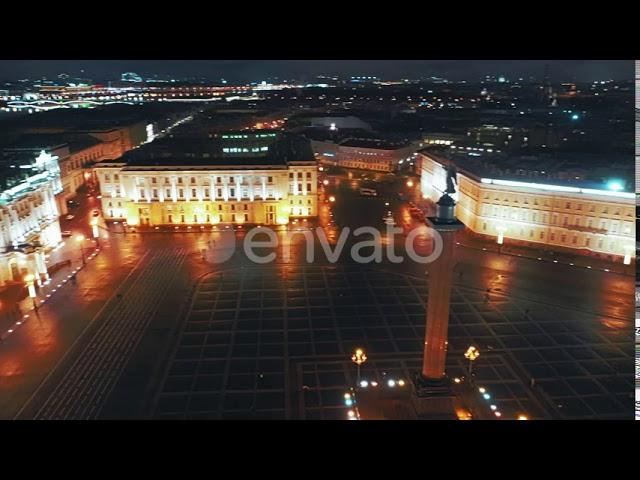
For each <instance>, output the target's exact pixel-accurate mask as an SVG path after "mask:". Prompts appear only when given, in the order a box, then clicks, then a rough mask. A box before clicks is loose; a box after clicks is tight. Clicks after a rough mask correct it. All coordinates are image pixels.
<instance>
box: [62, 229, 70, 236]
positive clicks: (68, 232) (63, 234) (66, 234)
mask: <svg viewBox="0 0 640 480" xmlns="http://www.w3.org/2000/svg"><path fill="white" fill-rule="evenodd" d="M62 236H63V237H70V236H71V230H64V231H63V232H62Z"/></svg>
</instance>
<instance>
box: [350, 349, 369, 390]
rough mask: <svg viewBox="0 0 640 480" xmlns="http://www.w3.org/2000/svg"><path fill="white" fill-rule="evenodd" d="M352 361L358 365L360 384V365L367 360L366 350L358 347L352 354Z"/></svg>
mask: <svg viewBox="0 0 640 480" xmlns="http://www.w3.org/2000/svg"><path fill="white" fill-rule="evenodd" d="M351 361H352V362H353V363H355V364H356V365H357V366H358V376H357V382H356V384H357V385H360V365H362V364H363V363H364V362H366V361H367V355H366V354H365V353H364V350H362V349H361V348H358V349H356V351H355V352H353V355H351Z"/></svg>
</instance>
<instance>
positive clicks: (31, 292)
mask: <svg viewBox="0 0 640 480" xmlns="http://www.w3.org/2000/svg"><path fill="white" fill-rule="evenodd" d="M34 280H35V277H34V276H33V274H31V273H30V274H28V275H27V276H25V277H24V281H25V283H26V284H27V289H28V290H29V297H30V298H31V300H32V301H33V308H34V310H37V309H38V304H37V303H36V287H35V286H34V284H33V282H34Z"/></svg>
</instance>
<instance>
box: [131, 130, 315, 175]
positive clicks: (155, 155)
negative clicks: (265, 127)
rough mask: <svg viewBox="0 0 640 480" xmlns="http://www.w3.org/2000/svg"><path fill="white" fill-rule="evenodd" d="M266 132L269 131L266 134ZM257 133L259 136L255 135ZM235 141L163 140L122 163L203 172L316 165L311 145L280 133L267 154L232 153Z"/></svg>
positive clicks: (269, 140) (252, 142) (250, 142)
mask: <svg viewBox="0 0 640 480" xmlns="http://www.w3.org/2000/svg"><path fill="white" fill-rule="evenodd" d="M263 132H266V131H263ZM254 133H257V132H254ZM249 137H250V138H248V139H246V140H245V139H235V140H236V141H237V142H238V145H239V146H240V148H242V147H241V146H242V145H243V142H247V143H246V145H255V139H254V138H251V135H249ZM233 140H234V139H229V141H227V140H226V139H225V140H223V139H222V138H221V137H213V138H208V137H203V138H195V139H194V138H186V137H175V138H167V137H165V138H163V139H160V140H157V141H155V142H153V143H151V144H147V145H144V146H142V147H141V148H139V149H136V150H133V151H130V152H127V153H126V154H125V155H124V156H123V157H122V161H124V162H126V164H127V167H125V169H126V170H132V169H136V168H144V169H146V168H149V167H156V168H159V169H160V168H162V169H175V168H179V169H186V168H192V167H198V168H204V169H223V168H252V167H258V168H269V167H285V166H286V165H288V164H289V163H291V162H315V158H314V156H313V152H312V151H311V147H310V145H309V141H308V140H307V139H305V138H304V137H300V136H298V135H292V134H285V133H278V134H277V138H276V139H275V140H273V139H272V138H270V137H269V138H264V139H262V140H264V146H265V147H266V148H267V150H266V151H258V152H255V153H251V152H247V153H244V152H229V151H228V150H229V147H230V145H232V144H233Z"/></svg>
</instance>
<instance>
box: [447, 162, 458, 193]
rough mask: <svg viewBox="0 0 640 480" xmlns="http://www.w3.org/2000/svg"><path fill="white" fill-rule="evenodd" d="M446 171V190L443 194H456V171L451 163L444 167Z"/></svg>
mask: <svg viewBox="0 0 640 480" xmlns="http://www.w3.org/2000/svg"><path fill="white" fill-rule="evenodd" d="M446 171H447V188H446V190H445V191H444V193H446V194H449V193H456V187H457V186H458V170H457V169H456V166H455V165H454V164H453V163H449V165H447V167H446ZM454 184H455V185H454Z"/></svg>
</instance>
